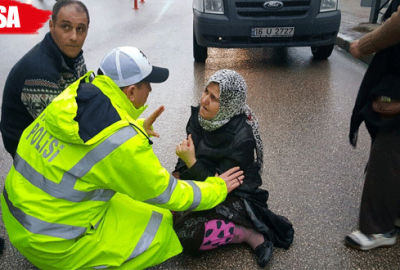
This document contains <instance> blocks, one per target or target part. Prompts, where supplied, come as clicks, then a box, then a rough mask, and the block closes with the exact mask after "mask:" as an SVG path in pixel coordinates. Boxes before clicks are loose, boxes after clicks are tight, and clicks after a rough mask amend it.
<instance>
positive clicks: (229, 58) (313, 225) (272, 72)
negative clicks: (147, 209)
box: [0, 0, 400, 270]
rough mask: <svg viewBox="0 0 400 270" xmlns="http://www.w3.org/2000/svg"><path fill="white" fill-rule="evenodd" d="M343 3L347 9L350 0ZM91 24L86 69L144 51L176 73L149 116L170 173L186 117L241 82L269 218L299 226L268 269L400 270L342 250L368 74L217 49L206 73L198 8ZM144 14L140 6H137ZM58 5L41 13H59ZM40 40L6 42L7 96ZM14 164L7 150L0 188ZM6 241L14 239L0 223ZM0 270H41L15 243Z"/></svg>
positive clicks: (164, 8) (162, 4) (109, 12)
mask: <svg viewBox="0 0 400 270" xmlns="http://www.w3.org/2000/svg"><path fill="white" fill-rule="evenodd" d="M343 1H345V0H343ZM84 2H85V4H86V5H87V6H88V8H89V11H90V15H91V24H90V28H89V35H88V37H87V40H86V43H85V46H84V52H85V58H86V62H87V66H88V68H89V69H92V70H97V67H98V64H99V63H100V61H101V59H102V57H103V56H104V55H105V54H106V52H108V51H109V50H110V49H112V48H113V47H116V46H125V45H130V46H136V47H139V48H140V49H142V50H143V52H144V53H145V54H146V55H147V57H148V58H149V60H150V62H151V63H152V64H154V65H159V66H165V67H168V68H169V69H170V78H169V79H168V81H167V82H165V83H163V84H154V85H153V91H152V92H151V94H150V96H149V100H148V104H149V108H148V109H147V111H146V112H145V113H144V116H146V115H148V114H150V113H151V112H152V111H153V110H154V109H156V108H157V107H158V106H159V105H165V107H166V111H165V112H164V113H163V115H162V116H161V117H160V118H159V119H158V121H157V122H156V123H155V125H154V128H155V129H156V130H157V131H158V132H159V133H160V135H161V138H159V139H154V142H155V143H154V151H155V152H156V154H157V155H158V156H159V159H160V162H161V163H162V164H163V165H164V167H165V168H167V169H168V170H170V171H172V169H173V167H174V164H175V162H176V157H175V154H174V152H175V146H176V144H177V143H178V142H179V141H180V140H181V139H183V137H184V135H185V131H184V130H185V125H186V121H187V119H188V117H189V114H190V105H195V104H196V103H197V102H198V99H199V97H200V95H201V91H202V90H203V89H204V87H205V84H206V82H207V79H208V78H209V77H210V76H211V75H212V74H213V73H214V72H215V71H217V70H219V69H222V68H229V69H234V70H236V71H238V72H239V73H241V74H242V75H243V77H244V78H245V79H246V81H247V83H248V89H249V90H248V91H249V92H248V104H249V105H250V107H251V108H252V109H253V111H254V112H255V114H256V115H257V116H258V120H259V124H260V127H261V137H262V139H263V141H264V171H263V181H264V184H263V188H265V189H267V190H268V191H269V192H270V199H269V201H268V203H269V206H270V208H271V209H272V210H273V211H275V212H276V213H278V214H281V215H284V216H286V217H288V218H289V219H290V220H291V221H292V223H293V224H294V229H295V239H294V242H293V245H292V246H291V248H290V249H289V250H283V249H276V250H275V251H274V255H273V258H272V260H271V261H270V263H269V265H268V266H267V268H268V269H399V268H400V259H399V253H400V247H399V244H396V245H395V246H394V247H392V248H390V249H377V250H373V251H368V252H359V251H354V250H351V249H349V248H347V247H345V246H344V245H343V238H344V236H345V235H346V234H347V233H350V232H351V231H353V230H355V229H356V228H357V216H358V207H359V203H360V197H361V191H362V185H363V169H364V166H365V164H366V162H367V159H368V151H369V145H370V139H369V136H368V134H367V132H366V130H365V128H364V126H362V128H361V133H360V135H359V144H358V147H357V149H353V148H352V147H351V146H350V145H349V143H348V139H347V134H348V127H349V119H350V114H351V110H352V107H353V105H354V101H355V96H356V94H357V91H358V87H359V85H360V82H361V80H362V77H363V75H364V73H365V70H366V65H365V64H363V63H361V62H359V61H356V60H354V59H353V58H351V57H350V56H349V55H348V54H347V53H345V52H344V51H342V50H340V49H338V48H336V49H335V50H334V51H333V54H332V56H331V57H330V58H329V59H328V60H326V61H315V60H313V58H312V55H311V51H310V49H309V48H289V49H268V48H265V49H224V50H222V49H210V50H209V58H208V59H207V62H206V63H205V64H196V63H194V62H193V57H192V13H191V1H179V0H147V1H146V3H144V4H142V3H139V10H134V9H132V7H133V1H128V0H115V1H112V2H111V1H95V0H85V1H84ZM139 2H140V1H139ZM53 3H54V1H51V0H43V1H35V0H34V1H33V4H34V5H35V6H37V7H38V8H42V9H51V6H52V5H53ZM47 31H48V27H47V26H46V27H44V28H43V29H42V30H41V31H40V32H39V34H38V35H29V36H24V35H19V36H1V37H0V51H1V52H2V58H1V59H0V93H1V91H2V89H3V87H4V82H5V79H6V76H7V74H8V72H9V70H10V68H11V67H12V66H13V64H14V63H15V62H17V60H18V59H19V58H20V57H21V56H22V55H23V54H24V53H25V52H26V51H28V50H29V49H30V48H31V47H32V46H33V45H35V44H36V43H37V42H39V41H40V40H41V39H42V38H43V36H44V34H45V33H46V32H47ZM10 166H11V159H10V158H9V156H8V155H7V154H6V152H5V150H4V149H3V148H2V147H0V188H1V189H2V187H3V185H4V179H5V177H6V174H7V172H8V170H9V168H10ZM0 236H1V237H5V238H6V239H8V238H7V234H6V232H5V229H4V226H3V224H2V222H0ZM6 244H7V249H6V251H5V254H4V255H2V256H1V257H0V269H7V270H9V269H10V270H11V269H36V268H35V267H34V266H32V265H31V264H30V263H29V262H28V261H26V260H25V259H24V258H23V257H22V256H21V255H20V254H19V253H18V251H17V250H15V249H14V248H13V247H12V246H11V245H10V243H9V242H7V243H6ZM257 268H258V266H257V264H256V261H255V259H254V258H253V254H252V252H251V250H250V248H249V247H247V246H245V245H235V246H233V245H231V246H228V247H226V248H222V249H219V250H215V251H211V252H209V253H208V254H205V255H204V256H202V257H200V258H197V257H190V256H187V255H183V254H181V255H179V256H177V257H175V258H172V259H171V260H169V261H167V262H164V263H163V264H161V265H159V266H155V267H153V268H152V269H257Z"/></svg>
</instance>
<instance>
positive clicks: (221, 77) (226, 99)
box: [199, 69, 263, 173]
mask: <svg viewBox="0 0 400 270" xmlns="http://www.w3.org/2000/svg"><path fill="white" fill-rule="evenodd" d="M211 82H214V83H218V84H219V91H220V93H219V110H218V112H217V113H216V115H215V116H214V117H213V118H211V119H209V120H206V119H204V118H203V117H201V116H200V114H199V123H200V126H201V127H202V128H203V129H204V130H206V131H214V130H217V129H219V128H220V127H222V126H223V125H225V124H226V123H228V122H229V121H230V120H231V119H232V117H234V116H235V115H239V114H242V113H245V114H246V116H247V119H246V122H247V124H249V125H250V126H251V127H252V130H253V134H254V138H255V140H256V154H257V160H256V162H257V164H258V165H259V166H260V173H261V170H262V167H263V166H262V165H263V143H262V140H261V136H260V133H259V128H258V121H257V118H256V116H255V115H254V113H253V111H252V110H251V109H250V107H249V106H248V105H247V104H246V99H247V85H246V81H245V80H244V79H243V77H242V76H241V75H240V74H239V73H237V72H236V71H233V70H229V69H223V70H219V71H217V72H216V73H215V74H214V75H212V76H211V78H210V80H209V81H208V83H207V85H208V84H210V83H211Z"/></svg>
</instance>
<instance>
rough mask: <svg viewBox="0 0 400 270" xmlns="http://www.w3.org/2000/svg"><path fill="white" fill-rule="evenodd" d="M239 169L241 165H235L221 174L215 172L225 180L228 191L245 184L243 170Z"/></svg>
mask: <svg viewBox="0 0 400 270" xmlns="http://www.w3.org/2000/svg"><path fill="white" fill-rule="evenodd" d="M239 170H240V167H233V168H231V169H229V170H227V171H226V172H224V173H223V174H221V175H218V174H215V176H218V177H220V178H222V179H223V180H224V181H225V183H226V187H227V189H228V193H229V192H231V191H232V190H234V189H235V188H237V187H239V186H240V185H241V184H243V179H244V175H243V171H239Z"/></svg>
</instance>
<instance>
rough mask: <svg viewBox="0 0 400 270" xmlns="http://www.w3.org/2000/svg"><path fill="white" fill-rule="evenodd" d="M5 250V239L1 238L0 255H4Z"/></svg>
mask: <svg viewBox="0 0 400 270" xmlns="http://www.w3.org/2000/svg"><path fill="white" fill-rule="evenodd" d="M3 249H4V239H3V238H0V254H2V253H3Z"/></svg>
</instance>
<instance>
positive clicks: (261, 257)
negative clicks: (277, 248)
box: [255, 240, 273, 268]
mask: <svg viewBox="0 0 400 270" xmlns="http://www.w3.org/2000/svg"><path fill="white" fill-rule="evenodd" d="M272 248H273V244H272V242H271V241H268V240H265V241H264V243H262V244H261V245H259V246H258V247H256V250H255V253H256V257H257V263H258V265H259V266H260V267H262V268H264V267H265V266H266V265H267V263H268V262H269V260H270V259H271V257H272Z"/></svg>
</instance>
